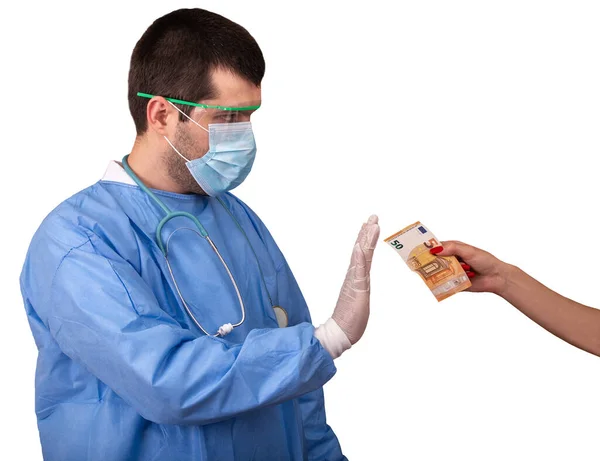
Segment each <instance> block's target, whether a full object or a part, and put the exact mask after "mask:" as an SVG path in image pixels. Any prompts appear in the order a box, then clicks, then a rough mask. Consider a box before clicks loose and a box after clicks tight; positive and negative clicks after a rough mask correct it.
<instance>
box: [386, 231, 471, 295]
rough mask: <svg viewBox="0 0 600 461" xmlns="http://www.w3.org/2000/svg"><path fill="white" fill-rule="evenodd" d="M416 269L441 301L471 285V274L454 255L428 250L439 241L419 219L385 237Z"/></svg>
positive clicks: (407, 262) (409, 264)
mask: <svg viewBox="0 0 600 461" xmlns="http://www.w3.org/2000/svg"><path fill="white" fill-rule="evenodd" d="M385 242H386V243H387V244H388V245H389V246H391V247H392V248H393V249H394V250H395V251H396V252H397V253H398V254H399V255H400V256H401V257H402V259H403V260H404V262H406V264H407V265H408V267H409V268H410V269H411V270H413V271H414V272H417V273H418V274H419V275H420V276H421V278H422V279H423V281H424V282H425V283H426V284H427V287H429V289H430V290H431V292H432V293H433V294H434V296H435V297H436V299H437V300H438V301H442V300H444V299H446V298H448V297H450V296H452V295H453V294H455V293H458V292H460V291H463V290H466V289H467V288H469V287H470V286H471V281H470V280H469V277H468V276H467V274H466V273H465V271H464V270H463V268H462V267H461V265H460V263H459V262H458V260H457V259H456V258H455V257H454V256H438V255H432V254H431V253H430V252H429V250H431V249H432V248H433V247H436V246H439V245H440V242H439V240H438V239H437V238H436V237H435V235H433V233H432V232H431V231H430V230H429V229H428V228H427V227H425V226H424V225H423V224H421V223H420V222H416V223H414V224H412V225H410V226H408V227H406V228H404V229H402V230H401V231H399V232H396V233H395V234H394V235H392V236H391V237H388V238H386V239H385Z"/></svg>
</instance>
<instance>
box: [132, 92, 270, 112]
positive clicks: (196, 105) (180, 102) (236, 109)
mask: <svg viewBox="0 0 600 461" xmlns="http://www.w3.org/2000/svg"><path fill="white" fill-rule="evenodd" d="M137 95H138V96H140V97H141V98H148V99H152V98H153V97H154V96H155V95H153V94H148V93H137ZM165 99H166V100H167V101H170V102H172V103H175V104H184V105H186V106H194V107H202V108H203V109H219V110H230V111H246V110H256V109H258V108H259V107H260V104H259V105H258V106H245V107H226V106H215V105H211V104H202V103H201V102H190V101H183V100H181V99H175V98H166V97H165Z"/></svg>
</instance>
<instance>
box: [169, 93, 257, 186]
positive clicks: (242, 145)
mask: <svg viewBox="0 0 600 461" xmlns="http://www.w3.org/2000/svg"><path fill="white" fill-rule="evenodd" d="M171 105H172V106H173V107H175V109H177V110H178V111H179V112H180V113H182V114H183V115H184V116H185V117H187V118H188V119H189V120H190V121H191V122H193V123H194V124H195V125H198V126H199V127H200V128H202V129H203V130H204V131H206V132H208V152H207V153H206V154H205V155H203V156H202V157H200V158H197V159H194V160H188V159H187V158H186V157H184V156H183V155H182V154H181V153H180V152H179V151H178V150H177V149H176V148H175V146H174V145H173V144H172V143H171V141H169V139H168V138H167V137H166V136H165V137H164V138H165V140H166V141H167V142H168V143H169V145H170V146H171V147H172V148H173V150H174V151H175V152H177V154H179V156H180V157H181V158H183V159H184V160H185V161H186V166H187V168H188V170H190V173H191V174H192V176H193V177H194V179H195V180H196V182H197V183H198V185H199V186H200V187H201V188H202V190H203V191H204V192H206V193H207V194H208V195H210V196H212V197H215V196H217V195H220V194H223V193H225V192H227V191H230V190H232V189H234V188H236V187H237V186H239V185H240V184H241V183H242V182H244V180H245V179H246V177H247V176H248V174H249V173H250V170H251V169H252V165H253V164H254V158H255V157H256V142H255V140H254V134H253V132H252V124H251V123H250V122H236V123H211V124H209V125H208V130H207V129H206V128H204V127H203V126H202V125H200V124H199V123H198V122H196V121H195V120H193V119H192V118H191V117H188V116H187V114H185V113H184V112H182V111H181V110H180V109H179V108H178V107H177V106H175V105H174V104H172V103H171Z"/></svg>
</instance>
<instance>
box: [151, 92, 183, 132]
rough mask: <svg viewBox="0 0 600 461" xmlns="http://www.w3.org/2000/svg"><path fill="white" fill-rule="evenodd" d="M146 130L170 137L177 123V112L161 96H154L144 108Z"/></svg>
mask: <svg viewBox="0 0 600 461" xmlns="http://www.w3.org/2000/svg"><path fill="white" fill-rule="evenodd" d="M146 119H147V121H148V128H149V129H151V130H153V131H155V132H156V133H157V134H159V135H160V136H167V137H169V138H170V137H172V136H173V135H174V134H175V127H176V126H177V122H178V121H179V112H178V111H177V109H175V108H174V107H173V106H172V105H171V104H170V103H169V101H167V100H166V99H165V98H163V97H162V96H154V97H153V98H152V99H151V100H150V101H149V102H148V105H147V106H146Z"/></svg>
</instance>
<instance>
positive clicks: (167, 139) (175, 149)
mask: <svg viewBox="0 0 600 461" xmlns="http://www.w3.org/2000/svg"><path fill="white" fill-rule="evenodd" d="M163 138H165V140H166V141H167V142H168V143H169V146H171V147H172V148H173V150H174V151H175V152H177V154H178V155H179V156H180V157H181V158H182V159H184V160H185V161H186V162H189V160H188V159H187V158H185V157H184V156H183V155H181V152H179V151H178V150H177V148H176V147H175V146H174V145H173V143H171V141H169V138H167V137H166V136H163Z"/></svg>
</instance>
